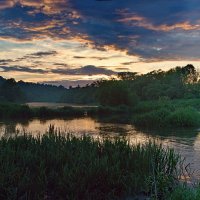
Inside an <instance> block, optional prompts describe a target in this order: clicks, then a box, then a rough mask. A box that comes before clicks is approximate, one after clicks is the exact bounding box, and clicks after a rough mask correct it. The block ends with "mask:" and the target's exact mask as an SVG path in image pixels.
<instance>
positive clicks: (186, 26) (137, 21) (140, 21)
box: [117, 15, 200, 32]
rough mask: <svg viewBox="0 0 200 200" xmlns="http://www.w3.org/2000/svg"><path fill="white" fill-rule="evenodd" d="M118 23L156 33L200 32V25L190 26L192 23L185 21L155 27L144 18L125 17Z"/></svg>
mask: <svg viewBox="0 0 200 200" xmlns="http://www.w3.org/2000/svg"><path fill="white" fill-rule="evenodd" d="M117 21H118V22H122V23H126V24H127V23H128V24H132V25H133V26H138V27H143V28H145V29H149V30H154V31H166V32H167V31H172V30H175V29H182V30H186V31H188V30H200V24H195V25H193V24H190V22H188V21H185V22H181V23H177V24H173V25H167V24H162V25H154V24H153V23H151V22H150V21H149V20H148V19H146V18H145V17H142V16H137V15H133V16H131V17H123V18H122V19H119V20H117Z"/></svg>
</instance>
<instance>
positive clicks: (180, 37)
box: [0, 0, 200, 61]
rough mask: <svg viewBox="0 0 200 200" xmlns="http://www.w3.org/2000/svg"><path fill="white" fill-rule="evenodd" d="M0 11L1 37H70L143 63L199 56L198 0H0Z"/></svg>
mask: <svg viewBox="0 0 200 200" xmlns="http://www.w3.org/2000/svg"><path fill="white" fill-rule="evenodd" d="M0 10H1V12H0V37H1V38H7V39H8V38H12V39H16V40H21V41H25V40H26V41H30V40H42V39H44V38H46V37H50V38H52V39H54V40H73V41H78V42H82V43H83V44H84V45H86V46H90V47H91V48H96V49H98V50H101V51H103V50H104V51H106V49H107V48H114V49H115V50H118V51H125V52H127V53H128V54H129V55H137V56H138V57H140V58H141V59H142V60H146V61H147V60H157V61H160V60H172V59H197V58H198V57H199V56H200V51H197V49H198V48H199V45H200V41H199V35H200V18H199V11H200V4H199V2H198V0H183V1H182V2H181V3H180V1H179V0H174V1H169V0H157V1H156V2H153V3H152V1H148V0H144V1H138V0H124V1H118V0H84V1H81V0H59V1H58V0H56V1H55V0H45V1H43V0H15V1H13V0H1V3H0ZM35 56H37V55H35ZM38 56H39V55H38ZM40 56H42V55H40ZM43 56H45V55H43ZM75 58H77V59H86V58H84V57H83V56H79V55H78V56H75ZM94 59H95V56H94ZM96 59H99V60H101V59H106V58H100V57H99V58H98V57H96Z"/></svg>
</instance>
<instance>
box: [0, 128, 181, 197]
mask: <svg viewBox="0 0 200 200" xmlns="http://www.w3.org/2000/svg"><path fill="white" fill-rule="evenodd" d="M0 148H1V151H0V162H1V163H2V164H1V165H0V177H1V179H0V189H1V193H0V198H1V199H20V198H25V197H26V198H27V199H34V200H37V199H45V198H46V199H97V200H98V199H126V197H130V196H131V197H134V196H137V195H145V196H148V197H152V198H153V197H154V198H157V199H166V198H168V196H169V194H170V193H171V192H172V191H173V190H174V188H176V187H178V186H179V181H178V180H179V178H180V176H181V173H180V167H181V165H180V163H181V158H180V157H179V155H177V154H176V153H175V152H174V151H173V150H172V149H164V148H163V147H162V146H160V145H156V144H155V143H153V142H148V143H146V144H144V145H130V144H129V143H128V142H127V141H125V140H120V139H116V140H112V141H111V140H103V141H102V140H101V141H100V140H94V139H92V138H90V137H86V136H83V137H79V138H77V137H74V136H72V135H69V134H68V135H67V134H66V136H64V135H62V134H59V133H58V132H56V130H55V129H54V127H50V128H49V131H48V133H46V134H45V135H43V136H41V137H33V136H28V135H23V136H20V137H12V138H1V139H0ZM158 161H159V162H158Z"/></svg>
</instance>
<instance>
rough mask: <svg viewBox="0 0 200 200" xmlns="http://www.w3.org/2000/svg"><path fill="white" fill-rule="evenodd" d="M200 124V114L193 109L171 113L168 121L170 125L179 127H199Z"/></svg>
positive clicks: (179, 109)
mask: <svg viewBox="0 0 200 200" xmlns="http://www.w3.org/2000/svg"><path fill="white" fill-rule="evenodd" d="M199 122H200V114H199V112H197V111H196V110H195V109H193V108H191V107H186V108H178V109H176V110H175V111H174V112H173V113H171V114H170V115H169V116H168V117H167V119H166V123H168V124H169V125H171V126H178V127H193V126H198V125H199Z"/></svg>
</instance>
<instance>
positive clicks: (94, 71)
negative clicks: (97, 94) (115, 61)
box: [51, 65, 116, 76]
mask: <svg viewBox="0 0 200 200" xmlns="http://www.w3.org/2000/svg"><path fill="white" fill-rule="evenodd" d="M51 72H52V73H57V74H65V75H88V76H93V75H107V76H111V75H115V74H116V72H114V71H112V70H109V69H104V68H102V67H96V66H93V65H87V66H84V67H80V68H76V69H66V68H58V69H52V70H51Z"/></svg>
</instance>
